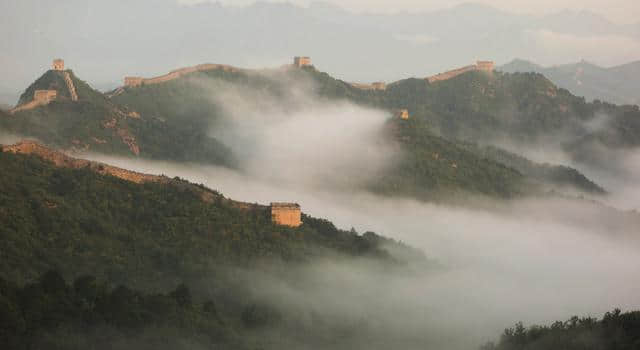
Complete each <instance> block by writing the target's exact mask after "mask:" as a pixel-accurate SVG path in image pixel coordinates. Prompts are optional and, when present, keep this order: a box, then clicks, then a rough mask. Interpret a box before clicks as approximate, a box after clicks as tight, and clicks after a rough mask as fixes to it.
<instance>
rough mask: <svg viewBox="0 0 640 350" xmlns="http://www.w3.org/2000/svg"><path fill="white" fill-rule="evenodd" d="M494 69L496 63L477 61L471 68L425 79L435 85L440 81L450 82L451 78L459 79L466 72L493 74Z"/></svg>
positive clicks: (463, 68) (466, 67)
mask: <svg viewBox="0 0 640 350" xmlns="http://www.w3.org/2000/svg"><path fill="white" fill-rule="evenodd" d="M493 69H494V63H493V62H492V61H477V62H476V64H472V65H470V66H465V67H461V68H456V69H452V70H450V71H446V72H444V73H439V74H436V75H432V76H430V77H427V78H425V79H426V80H427V81H429V83H435V82H438V81H444V80H449V79H451V78H454V77H457V76H458V75H460V74H463V73H466V72H473V71H479V72H486V73H491V72H493Z"/></svg>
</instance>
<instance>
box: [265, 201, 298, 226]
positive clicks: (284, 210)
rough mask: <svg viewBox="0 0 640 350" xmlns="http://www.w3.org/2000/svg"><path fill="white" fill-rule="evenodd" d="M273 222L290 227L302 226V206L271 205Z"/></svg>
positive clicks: (287, 204)
mask: <svg viewBox="0 0 640 350" xmlns="http://www.w3.org/2000/svg"><path fill="white" fill-rule="evenodd" d="M271 221H272V222H273V223H274V224H276V225H282V226H289V227H298V226H300V225H302V213H301V210H300V205H298V204H296V203H271Z"/></svg>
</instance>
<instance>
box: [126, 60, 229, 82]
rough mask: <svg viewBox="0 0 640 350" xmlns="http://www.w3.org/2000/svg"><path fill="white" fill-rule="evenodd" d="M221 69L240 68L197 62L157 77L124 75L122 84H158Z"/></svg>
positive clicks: (227, 70) (226, 70)
mask: <svg viewBox="0 0 640 350" xmlns="http://www.w3.org/2000/svg"><path fill="white" fill-rule="evenodd" d="M215 69H219V70H223V71H225V72H239V71H241V69H240V68H236V67H233V66H229V65H226V64H211V63H207V64H199V65H197V66H193V67H185V68H180V69H176V70H172V71H171V72H169V73H167V74H165V75H161V76H159V77H154V78H142V77H125V78H124V86H126V87H137V86H141V85H151V84H159V83H164V82H167V81H171V80H174V79H178V78H180V77H182V76H184V75H187V74H190V73H195V72H204V71H209V70H215Z"/></svg>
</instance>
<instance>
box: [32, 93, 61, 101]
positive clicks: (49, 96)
mask: <svg viewBox="0 0 640 350" xmlns="http://www.w3.org/2000/svg"><path fill="white" fill-rule="evenodd" d="M57 96H58V91H56V90H36V91H34V92H33V100H34V101H36V102H38V103H41V104H48V103H49V102H51V101H53V100H55V99H56V97H57Z"/></svg>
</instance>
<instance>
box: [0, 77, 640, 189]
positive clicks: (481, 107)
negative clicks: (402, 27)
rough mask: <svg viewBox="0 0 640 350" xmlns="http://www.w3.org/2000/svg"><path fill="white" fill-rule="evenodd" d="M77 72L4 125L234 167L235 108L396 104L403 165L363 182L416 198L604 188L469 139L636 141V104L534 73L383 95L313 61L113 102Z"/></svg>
mask: <svg viewBox="0 0 640 350" xmlns="http://www.w3.org/2000/svg"><path fill="white" fill-rule="evenodd" d="M56 74H57V72H54V71H50V72H48V73H46V74H45V75H44V76H43V77H42V78H40V79H39V80H38V81H36V82H35V83H34V85H33V86H31V87H29V88H28V89H27V91H26V92H25V94H24V95H23V99H28V96H29V94H30V92H31V91H32V90H34V89H35V88H55V87H56V86H57V85H59V84H58V83H59V82H58V80H59V78H58V77H57V75H56ZM73 79H74V82H76V85H77V87H78V88H77V89H78V95H79V100H78V101H76V102H72V101H68V100H65V99H62V100H59V101H54V102H52V103H50V104H49V105H47V106H43V107H39V108H36V109H33V110H29V111H23V112H18V113H16V114H15V115H14V116H9V117H3V118H0V128H1V129H2V130H3V131H5V132H8V133H15V134H19V135H26V136H33V137H36V138H38V139H40V140H42V141H44V142H46V143H48V144H51V145H54V146H57V147H62V148H66V149H69V148H70V149H74V150H80V151H95V152H102V153H107V154H121V155H125V154H128V155H137V156H139V157H143V158H151V159H162V160H174V161H181V162H185V161H194V162H202V163H209V164H216V165H223V166H226V167H231V168H236V169H239V170H243V169H242V166H241V164H240V163H239V162H238V157H240V156H241V154H243V150H239V149H233V148H232V147H230V146H229V145H225V144H224V143H223V142H221V141H220V140H219V139H216V138H215V137H214V136H212V135H214V134H221V133H222V134H224V133H225V132H227V131H226V129H229V128H230V125H229V118H230V116H229V114H230V113H235V114H240V115H241V111H242V108H245V107H246V105H249V106H259V105H260V103H265V104H267V105H268V104H269V103H276V104H280V105H282V106H284V107H282V108H283V109H284V111H285V112H284V113H289V112H290V113H295V112H296V111H304V110H305V108H313V105H314V104H317V103H336V102H340V101H349V102H351V103H354V104H356V105H360V106H366V107H373V108H376V109H382V110H386V111H389V118H392V113H393V111H394V110H396V109H399V108H406V109H408V110H409V113H410V118H409V120H408V121H405V124H406V125H404V126H403V125H401V124H400V123H398V122H396V121H392V122H390V123H387V128H388V130H386V132H384V134H385V135H387V136H388V137H389V139H388V140H386V141H385V140H382V141H383V142H390V143H395V144H396V145H397V147H398V148H399V150H400V153H401V155H402V157H400V158H399V164H397V165H396V166H393V167H390V168H389V169H388V171H387V172H385V173H383V174H379V176H378V177H377V179H374V181H371V183H370V184H358V185H362V186H366V187H367V188H368V189H372V190H374V191H377V192H381V193H385V194H388V195H410V196H413V197H417V198H420V199H433V198H436V197H437V196H439V195H440V194H445V195H446V194H447V193H452V192H459V193H474V194H482V195H488V196H493V197H501V198H510V197H514V196H520V195H527V194H530V193H538V192H539V191H547V190H560V189H562V188H563V187H565V186H568V187H572V188H575V189H578V190H580V191H585V192H590V193H603V189H602V188H600V187H599V186H598V185H597V184H595V183H593V181H591V180H589V179H587V178H586V177H585V176H584V175H583V174H581V173H580V172H579V171H577V170H576V169H572V168H569V167H562V166H553V165H542V164H536V163H534V162H529V161H526V160H525V161H524V162H523V161H518V160H517V156H516V157H513V156H508V157H507V156H505V155H506V154H507V152H503V151H501V150H500V151H486V150H484V151H483V150H482V147H479V146H471V147H470V146H469V145H470V143H469V142H471V143H473V142H480V143H483V144H484V143H491V142H492V140H507V141H513V142H515V143H518V144H523V145H526V144H529V143H536V142H543V141H548V143H549V144H558V147H562V148H563V149H565V150H567V151H569V152H570V153H571V154H572V155H573V156H574V157H575V158H576V159H579V160H583V159H590V158H588V156H590V155H591V154H592V152H590V147H592V145H593V144H594V142H597V143H602V144H604V145H607V147H614V148H624V147H631V146H634V145H637V144H640V140H639V139H638V136H637V135H640V133H639V132H636V131H637V130H640V118H638V117H637V115H638V114H639V112H638V111H637V109H634V107H631V106H627V107H617V106H614V105H610V104H605V103H601V102H597V103H586V102H585V101H584V99H581V98H577V97H575V96H573V95H571V94H570V93H569V92H568V91H566V90H563V89H558V88H556V87H555V86H554V85H553V84H552V83H551V82H550V81H548V80H547V79H545V78H544V77H542V76H541V75H538V74H519V73H518V74H502V73H498V72H496V73H494V74H493V75H486V74H483V73H480V72H469V73H466V74H463V75H461V76H458V77H456V78H453V79H450V80H448V81H443V82H438V83H434V84H429V83H428V82H427V81H426V80H423V79H407V80H402V81H399V82H396V83H393V84H390V85H389V86H388V87H387V89H386V90H383V91H379V90H363V89H359V88H356V87H354V86H352V85H351V84H348V83H345V82H343V81H340V80H338V79H335V78H333V77H331V76H330V75H328V74H326V73H323V72H320V71H318V70H316V69H315V68H313V67H306V68H303V69H293V68H281V69H272V70H262V71H252V70H242V69H234V70H225V69H210V70H206V71H200V72H194V73H191V74H188V75H185V76H183V77H180V78H178V79H174V80H170V81H167V82H164V83H160V84H150V85H145V84H143V85H142V86H139V87H126V88H124V89H123V90H119V91H114V92H112V93H110V94H108V96H110V98H107V97H106V96H104V95H102V94H99V93H98V92H96V91H95V90H93V89H91V88H90V87H89V86H88V85H86V83H84V82H82V81H80V80H79V79H77V78H75V77H73ZM238 99H240V100H238ZM242 99H250V100H249V101H243V100H242ZM257 108H259V107H257ZM235 109H237V111H236V110H235ZM599 113H606V114H607V115H609V116H611V118H610V119H609V120H608V122H607V123H606V124H605V125H604V126H603V127H601V128H599V129H597V130H593V128H590V126H589V123H591V122H592V121H594V120H595V119H597V118H598V116H599ZM236 132H237V130H236ZM240 132H242V131H240ZM525 163H526V164H525ZM532 183H533V184H535V186H531V184H532ZM537 185H541V186H537ZM605 190H606V189H605Z"/></svg>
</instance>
